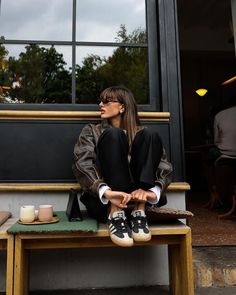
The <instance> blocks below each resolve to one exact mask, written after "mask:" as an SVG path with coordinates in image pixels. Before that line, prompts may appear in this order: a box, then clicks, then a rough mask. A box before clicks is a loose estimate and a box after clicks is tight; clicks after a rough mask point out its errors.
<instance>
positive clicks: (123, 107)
mask: <svg viewBox="0 0 236 295" xmlns="http://www.w3.org/2000/svg"><path fill="white" fill-rule="evenodd" d="M124 111H125V106H124V105H123V104H122V105H121V109H120V114H122V113H124Z"/></svg>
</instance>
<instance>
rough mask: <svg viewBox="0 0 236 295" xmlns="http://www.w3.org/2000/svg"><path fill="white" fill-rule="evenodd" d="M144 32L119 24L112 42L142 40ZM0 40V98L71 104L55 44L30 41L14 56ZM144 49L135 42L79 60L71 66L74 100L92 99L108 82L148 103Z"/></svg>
mask: <svg viewBox="0 0 236 295" xmlns="http://www.w3.org/2000/svg"><path fill="white" fill-rule="evenodd" d="M146 39H147V37H146V32H145V31H144V30H142V29H141V28H138V29H136V30H134V31H133V32H131V33H130V34H128V33H127V30H126V27H125V25H121V26H120V30H119V31H118V32H117V37H116V42H119V43H122V44H127V45H128V44H131V45H133V44H136V43H138V44H145V43H146V42H147V41H146ZM7 56H8V51H7V50H6V48H5V47H4V46H3V45H1V44H0V86H3V85H5V86H10V87H11V89H10V90H9V91H4V92H3V91H1V88H0V101H2V102H4V101H6V102H26V103H71V79H72V76H71V72H70V71H69V70H67V69H66V63H65V61H64V59H63V55H62V54H60V53H58V52H57V51H56V49H55V48H54V47H53V46H51V47H50V48H44V47H39V46H38V45H34V44H30V45H27V46H26V47H25V52H21V53H20V55H19V57H18V58H16V57H9V58H8V59H7ZM147 60H148V56H147V49H146V48H141V47H135V46H123V45H122V47H117V48H116V49H114V50H113V53H112V54H111V56H110V57H108V58H105V57H100V56H98V55H95V54H90V55H88V56H87V57H85V58H84V60H83V62H82V65H78V64H77V65H76V71H75V74H76V98H77V102H78V103H95V102H96V100H97V98H98V96H99V94H100V92H101V91H102V90H103V89H104V88H106V87H109V86H112V85H124V86H126V87H128V88H129V89H131V91H132V92H133V93H134V95H135V98H136V100H137V102H138V103H147V102H148V97H149V89H148V63H147Z"/></svg>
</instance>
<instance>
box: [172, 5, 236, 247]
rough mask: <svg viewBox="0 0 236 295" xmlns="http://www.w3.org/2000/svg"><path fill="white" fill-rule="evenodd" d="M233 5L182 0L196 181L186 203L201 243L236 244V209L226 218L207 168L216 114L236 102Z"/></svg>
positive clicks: (188, 163)
mask: <svg viewBox="0 0 236 295" xmlns="http://www.w3.org/2000/svg"><path fill="white" fill-rule="evenodd" d="M232 3H233V1H232ZM232 3H231V1H230V0H225V1H217V0H215V1H207V2H206V1H204V0H194V1H184V0H178V22H179V44H180V45H179V46H180V69H181V80H182V81H181V84H182V104H183V123H184V150H185V168H186V171H185V172H186V180H187V182H189V184H190V185H191V191H190V192H189V193H188V194H187V198H186V203H187V209H189V210H191V211H192V212H193V213H194V215H195V218H192V219H191V220H189V223H190V224H191V226H192V229H193V245H198V246H210V245H236V232H235V230H233V228H234V223H235V219H234V215H236V212H235V211H234V214H231V216H230V217H225V216H224V214H225V213H227V212H228V211H227V212H226V209H225V208H223V206H221V204H220V201H219V200H216V199H214V196H213V195H214V192H213V193H212V191H211V188H210V187H209V179H208V174H207V172H206V169H205V168H206V165H205V164H206V163H205V156H206V154H207V152H208V150H209V147H210V146H211V145H213V143H214V118H215V115H216V114H217V113H218V112H219V111H220V110H222V109H223V108H224V106H225V105H226V104H227V103H228V102H229V100H231V101H232V99H233V98H234V99H235V100H236V81H235V65H236V64H235V61H236V59H235V46H234V30H235V24H234V21H233V20H234V17H233V15H234V13H232V11H234V9H233V7H232V6H231V5H233V4H232ZM235 100H234V101H235ZM234 177H235V175H234ZM234 179H235V178H234ZM235 183H236V182H235ZM216 198H217V197H216Z"/></svg>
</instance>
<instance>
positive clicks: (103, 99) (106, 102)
mask: <svg viewBox="0 0 236 295" xmlns="http://www.w3.org/2000/svg"><path fill="white" fill-rule="evenodd" d="M101 102H102V103H103V104H108V103H110V102H119V101H118V100H116V99H114V98H112V97H104V98H102V99H98V101H97V104H100V103H101Z"/></svg>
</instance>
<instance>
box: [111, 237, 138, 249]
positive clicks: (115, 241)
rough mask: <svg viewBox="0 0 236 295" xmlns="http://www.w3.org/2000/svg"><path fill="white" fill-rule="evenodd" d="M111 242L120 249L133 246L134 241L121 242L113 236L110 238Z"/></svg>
mask: <svg viewBox="0 0 236 295" xmlns="http://www.w3.org/2000/svg"><path fill="white" fill-rule="evenodd" d="M110 238H111V240H112V242H113V243H114V244H116V245H118V246H120V247H132V246H133V245H134V240H133V239H130V240H129V241H123V240H121V239H119V238H116V237H115V236H110Z"/></svg>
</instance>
